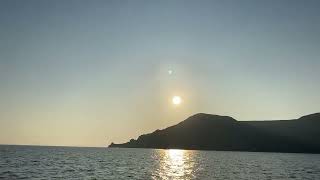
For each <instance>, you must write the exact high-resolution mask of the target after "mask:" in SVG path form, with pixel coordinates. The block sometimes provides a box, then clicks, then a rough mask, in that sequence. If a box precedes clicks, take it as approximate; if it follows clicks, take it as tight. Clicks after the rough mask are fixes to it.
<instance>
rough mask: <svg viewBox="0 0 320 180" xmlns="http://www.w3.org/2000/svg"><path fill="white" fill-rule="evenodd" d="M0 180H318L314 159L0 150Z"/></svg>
mask: <svg viewBox="0 0 320 180" xmlns="http://www.w3.org/2000/svg"><path fill="white" fill-rule="evenodd" d="M0 178H1V179H320V155H316V154H286V153H253V152H219V151H187V150H156V149H117V148H115V149H110V148H109V149H108V148H73V147H36V146H0Z"/></svg>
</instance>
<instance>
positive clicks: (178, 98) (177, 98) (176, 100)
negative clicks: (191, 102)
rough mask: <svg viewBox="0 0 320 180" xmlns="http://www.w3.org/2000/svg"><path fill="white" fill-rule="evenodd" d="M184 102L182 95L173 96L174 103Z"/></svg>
mask: <svg viewBox="0 0 320 180" xmlns="http://www.w3.org/2000/svg"><path fill="white" fill-rule="evenodd" d="M181 102H182V99H181V97H180V96H173V98H172V104H174V105H180V104H181Z"/></svg>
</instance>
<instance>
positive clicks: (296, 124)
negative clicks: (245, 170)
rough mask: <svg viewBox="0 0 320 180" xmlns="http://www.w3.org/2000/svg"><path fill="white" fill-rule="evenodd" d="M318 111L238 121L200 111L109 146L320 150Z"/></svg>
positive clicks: (268, 150)
mask: <svg viewBox="0 0 320 180" xmlns="http://www.w3.org/2000/svg"><path fill="white" fill-rule="evenodd" d="M319 139H320V113H317V114H311V115H307V116H303V117H301V118H299V119H294V120H278V121H237V120H235V119H233V118H232V117H228V116H219V115H211V114H204V113H199V114H195V115H193V116H191V117H189V118H187V119H186V120H184V121H182V122H180V123H179V124H176V125H174V126H171V127H168V128H166V129H163V130H156V131H154V132H153V133H150V134H144V135H141V136H139V137H138V139H137V140H135V139H131V140H130V141H129V142H127V143H123V144H114V143H111V144H110V145H109V147H120V148H121V147H124V148H159V149H168V148H170V149H172V148H175V149H195V150H221V151H262V152H295V153H320V141H319Z"/></svg>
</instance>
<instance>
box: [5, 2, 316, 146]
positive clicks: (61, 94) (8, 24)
mask: <svg viewBox="0 0 320 180" xmlns="http://www.w3.org/2000/svg"><path fill="white" fill-rule="evenodd" d="M319 58H320V3H319V1H317V0H306V1H302V0H296V1H295V0H261V1H260V0H252V1H247V0H242V1H238V0H234V1H229V0H221V1H201V0H200V1H177V0H168V1H162V0H161V1H147V0H146V1H139V0H137V1H131V0H128V1H124V0H115V1H102V0H101V1H88V0H86V1H82V0H74V1H71V0H68V1H63V0H57V1H49V0H28V1H22V0H2V1H0V84H1V85H0V144H41V145H76V146H105V145H108V144H109V143H111V142H112V141H113V142H124V141H127V140H128V139H130V138H132V137H134V138H136V137H137V136H138V135H139V134H142V133H147V132H151V131H154V130H155V129H158V128H165V127H167V126H169V125H173V124H176V123H178V122H180V121H182V120H183V119H185V118H186V117H188V116H190V115H192V114H194V113H197V112H206V113H212V114H221V115H230V116H232V117H234V118H236V119H238V120H270V119H291V118H297V117H299V116H302V115H305V114H309V113H314V112H319V111H320V95H319V92H320V81H319V77H320V70H319V68H320V59H319ZM169 70H172V71H173V73H172V74H171V75H169V74H168V71H169ZM174 95H179V96H181V97H182V99H183V103H182V104H181V105H179V107H174V106H173V105H172V104H171V103H170V99H171V98H172V96H174Z"/></svg>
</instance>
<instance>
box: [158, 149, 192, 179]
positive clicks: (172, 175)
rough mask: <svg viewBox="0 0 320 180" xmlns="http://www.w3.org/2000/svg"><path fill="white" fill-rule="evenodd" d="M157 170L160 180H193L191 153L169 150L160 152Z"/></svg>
mask: <svg viewBox="0 0 320 180" xmlns="http://www.w3.org/2000/svg"><path fill="white" fill-rule="evenodd" d="M159 154H160V163H159V169H158V171H156V172H157V173H158V176H159V178H161V179H181V178H185V177H189V178H188V179H191V178H193V177H194V176H193V174H192V172H193V165H194V161H193V151H187V150H180V149H169V150H162V151H160V152H159Z"/></svg>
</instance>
